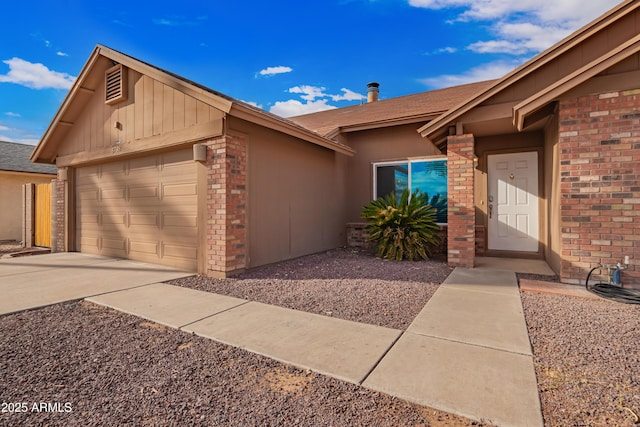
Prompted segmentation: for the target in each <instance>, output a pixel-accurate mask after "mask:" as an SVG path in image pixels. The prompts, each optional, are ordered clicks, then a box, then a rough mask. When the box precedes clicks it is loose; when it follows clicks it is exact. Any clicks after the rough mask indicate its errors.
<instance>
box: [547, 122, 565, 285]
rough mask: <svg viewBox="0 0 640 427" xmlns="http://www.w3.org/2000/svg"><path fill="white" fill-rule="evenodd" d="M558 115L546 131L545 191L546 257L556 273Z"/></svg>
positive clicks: (557, 262) (558, 205) (558, 253)
mask: <svg viewBox="0 0 640 427" xmlns="http://www.w3.org/2000/svg"><path fill="white" fill-rule="evenodd" d="M558 147H559V144H558V116H557V115H555V116H554V117H553V118H552V120H551V121H550V122H549V123H548V124H547V126H546V127H545V132H544V192H545V196H546V197H545V199H546V200H547V204H548V205H547V224H548V227H547V229H548V233H547V244H546V245H545V248H544V257H545V259H546V261H547V264H549V266H550V267H551V268H552V269H553V271H555V272H556V273H559V272H560V259H561V257H560V253H561V251H562V246H561V241H560V238H561V232H560V215H559V212H560V159H559V155H560V153H559V148H558Z"/></svg>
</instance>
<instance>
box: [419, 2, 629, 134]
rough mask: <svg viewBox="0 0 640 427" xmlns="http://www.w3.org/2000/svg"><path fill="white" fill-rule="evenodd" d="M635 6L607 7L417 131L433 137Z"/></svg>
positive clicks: (623, 4) (624, 4) (627, 3)
mask: <svg viewBox="0 0 640 427" xmlns="http://www.w3.org/2000/svg"><path fill="white" fill-rule="evenodd" d="M638 7H640V2H637V1H636V0H627V1H625V2H623V3H621V4H619V5H618V6H617V7H615V8H613V9H611V10H609V11H608V12H606V13H605V14H603V15H602V16H600V17H599V18H597V19H596V20H594V21H592V22H590V23H589V24H587V25H585V26H584V27H582V28H581V29H579V30H577V31H576V32H574V33H573V34H571V35H569V36H567V37H566V38H564V39H562V40H561V41H559V42H558V43H556V44H555V45H553V46H551V47H550V48H549V49H547V50H545V51H544V52H542V53H540V54H538V55H537V56H535V57H534V58H532V59H530V60H529V61H527V62H526V63H524V64H523V65H521V66H520V67H518V68H516V69H515V70H513V71H511V72H510V73H508V74H507V75H505V76H504V77H503V78H501V79H499V80H497V81H496V82H495V83H494V84H493V85H491V86H489V87H488V88H487V89H485V90H483V91H482V92H480V93H479V94H477V95H475V96H473V97H472V98H470V99H468V100H466V101H465V102H463V103H461V104H459V105H457V106H455V107H453V108H451V109H450V110H448V111H447V112H446V113H444V114H443V115H442V116H440V117H439V118H438V119H436V120H434V121H432V122H431V123H427V124H426V125H425V126H423V127H421V128H420V129H418V132H419V133H420V135H422V136H423V137H425V138H429V139H432V138H431V136H434V135H435V134H437V133H438V132H441V129H442V128H443V127H446V126H448V125H449V124H451V123H452V122H455V120H456V119H457V118H459V117H460V116H462V115H463V114H464V113H466V112H468V111H469V110H470V109H472V108H473V107H475V106H477V105H478V104H480V103H482V102H484V101H486V100H487V99H489V98H491V97H492V96H494V95H495V94H497V93H499V92H500V91H501V90H503V89H504V88H506V87H508V86H510V85H511V84H513V83H515V82H516V81H518V80H520V79H522V78H523V77H525V76H527V75H529V74H531V73H533V72H534V71H536V70H537V69H539V68H540V67H542V66H543V65H545V64H547V63H549V62H550V61H552V60H553V59H555V58H557V57H558V56H560V55H561V54H562V53H564V52H566V51H568V50H569V49H571V48H572V47H574V46H576V45H577V44H579V43H581V42H582V41H584V40H585V39H586V38H588V37H590V36H591V35H593V34H594V33H597V32H598V31H600V30H601V29H602V28H604V27H606V26H607V25H609V24H610V23H611V22H612V21H613V20H616V19H618V18H619V17H620V16H621V15H625V14H626V13H628V12H630V11H632V10H635V9H636V8H638Z"/></svg>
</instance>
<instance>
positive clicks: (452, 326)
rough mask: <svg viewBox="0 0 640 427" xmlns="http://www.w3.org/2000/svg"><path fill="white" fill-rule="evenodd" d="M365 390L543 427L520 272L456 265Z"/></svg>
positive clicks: (475, 415)
mask: <svg viewBox="0 0 640 427" xmlns="http://www.w3.org/2000/svg"><path fill="white" fill-rule="evenodd" d="M363 386H365V387H368V388H371V389H373V390H377V391H381V392H384V393H388V394H391V395H394V396H398V397H401V398H404V399H407V400H410V401H413V402H416V403H419V404H422V405H426V406H431V407H434V408H437V409H442V410H445V411H448V412H453V413H456V414H459V415H463V416H466V417H469V418H472V419H476V420H484V421H488V422H491V423H495V424H497V425H501V426H542V425H543V420H542V412H541V408H540V399H539V396H538V387H537V382H536V375H535V370H534V366H533V358H532V354H531V346H530V343H529V335H528V332H527V327H526V324H525V320H524V313H523V310H522V303H521V301H520V295H519V291H518V284H517V280H516V276H515V273H513V272H511V271H505V270H494V269H463V268H456V269H455V270H454V271H453V273H452V274H451V275H450V276H449V277H448V278H447V279H446V280H445V282H444V283H443V284H442V285H440V288H439V289H438V291H437V292H436V293H435V295H434V296H433V297H432V298H431V299H430V300H429V302H428V303H427V305H425V307H424V309H423V310H422V311H421V312H420V314H419V315H418V316H417V317H416V319H415V320H414V321H413V323H412V324H411V325H410V326H409V328H408V329H407V331H406V332H405V333H404V334H403V335H402V337H401V338H400V339H399V340H398V342H397V343H396V345H394V346H393V348H392V349H391V350H390V351H389V353H388V354H387V355H386V356H385V357H384V359H382V361H381V362H380V364H379V365H378V366H377V367H376V369H375V370H374V371H373V372H372V373H371V375H370V376H369V377H368V378H367V379H366V381H365V382H364V383H363Z"/></svg>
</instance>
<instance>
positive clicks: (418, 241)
mask: <svg viewBox="0 0 640 427" xmlns="http://www.w3.org/2000/svg"><path fill="white" fill-rule="evenodd" d="M426 198H427V196H426V195H425V194H423V193H420V192H418V191H415V192H413V194H410V193H409V190H408V189H405V190H404V191H403V192H402V196H401V198H400V201H399V202H398V200H397V199H396V196H395V194H394V192H391V193H389V195H387V196H385V197H381V198H378V199H377V200H374V201H372V202H371V203H369V204H368V205H366V206H364V207H363V208H362V218H364V219H366V220H367V222H368V225H367V227H366V229H367V231H368V232H369V239H370V240H372V241H373V242H374V243H375V246H376V250H377V255H378V256H379V257H381V258H386V259H395V260H398V261H400V260H402V259H408V260H410V261H416V260H418V259H420V258H422V259H428V258H429V254H430V253H431V249H432V248H433V247H435V246H437V245H438V243H439V242H440V235H439V234H438V232H439V229H440V228H439V227H438V225H437V224H436V220H435V214H436V210H435V209H434V208H433V207H432V206H431V205H429V204H428V203H427V201H426V200H427V199H426Z"/></svg>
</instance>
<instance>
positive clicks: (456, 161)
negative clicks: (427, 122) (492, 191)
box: [447, 135, 476, 268]
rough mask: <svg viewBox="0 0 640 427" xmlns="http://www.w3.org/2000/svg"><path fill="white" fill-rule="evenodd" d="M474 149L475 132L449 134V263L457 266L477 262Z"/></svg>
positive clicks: (467, 265) (468, 265)
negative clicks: (473, 133)
mask: <svg viewBox="0 0 640 427" xmlns="http://www.w3.org/2000/svg"><path fill="white" fill-rule="evenodd" d="M473 149H474V138H473V135H455V136H449V137H448V138H447V168H448V183H447V186H448V192H449V195H448V197H449V200H448V204H449V208H448V216H447V222H448V232H447V236H448V237H447V245H448V247H447V259H448V262H449V265H451V266H456V267H469V268H471V267H473V266H474V263H475V262H474V259H475V250H476V248H475V234H476V224H475V223H476V214H475V203H474V197H473V194H474V188H473V186H474V170H473V168H474V164H473V156H474V152H473Z"/></svg>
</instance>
